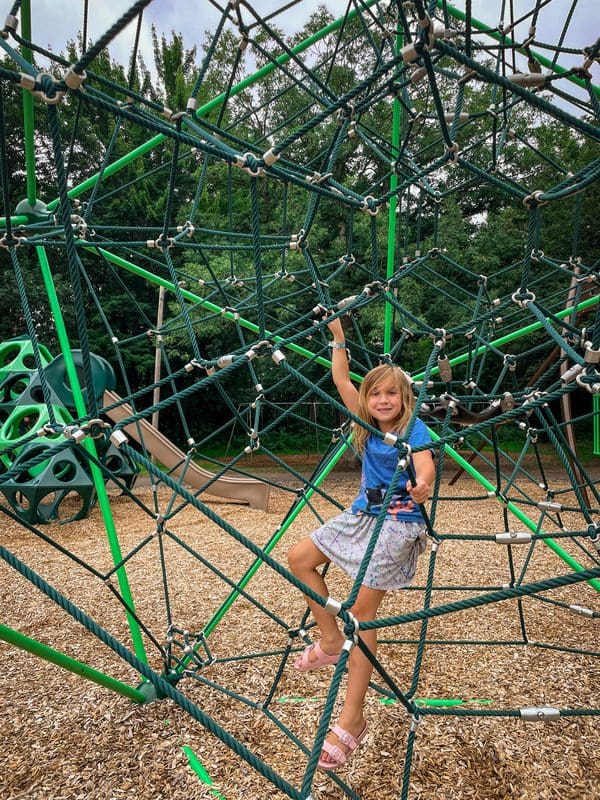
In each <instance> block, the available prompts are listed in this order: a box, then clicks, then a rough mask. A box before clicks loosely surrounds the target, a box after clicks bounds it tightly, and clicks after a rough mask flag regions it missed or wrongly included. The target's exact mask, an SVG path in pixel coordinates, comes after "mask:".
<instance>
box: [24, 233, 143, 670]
mask: <svg viewBox="0 0 600 800" xmlns="http://www.w3.org/2000/svg"><path fill="white" fill-rule="evenodd" d="M36 250H37V255H38V259H39V262H40V268H41V271H42V277H43V279H44V285H45V287H46V292H47V294H48V302H49V304H50V310H51V312H52V316H53V319H54V323H55V325H56V332H57V335H58V340H59V342H60V347H61V351H62V353H63V356H64V359H65V368H66V371H67V376H68V379H69V384H70V386H71V390H72V392H73V398H74V400H75V408H76V411H77V414H78V415H79V416H80V417H85V416H86V414H87V409H86V407H85V400H84V397H83V393H82V391H81V386H80V384H79V376H78V374H77V368H76V367H75V363H74V361H73V356H72V353H71V345H70V343H69V336H68V333H67V329H66V326H65V322H64V318H63V315H62V311H61V308H60V304H59V302H58V296H57V294H56V288H55V286H54V280H53V278H52V273H51V270H50V264H49V263H48V257H47V255H46V251H45V249H44V248H43V247H37V248H36ZM90 391H91V387H90ZM83 446H84V447H85V448H86V450H87V451H88V452H89V453H90V454H91V455H93V456H96V455H97V454H96V445H95V443H94V441H93V439H89V438H87V437H86V438H85V439H84V440H83ZM90 468H91V474H92V480H93V481H94V488H95V489H96V494H97V496H98V505H99V506H100V510H101V512H102V517H103V520H104V525H105V528H106V534H107V537H108V543H109V547H110V552H111V555H112V557H113V561H114V563H115V564H118V563H119V562H120V561H121V560H122V555H121V546H120V544H119V540H118V537H117V531H116V528H115V523H114V519H113V516H112V511H111V508H110V503H109V500H108V494H107V492H106V486H105V484H104V478H103V476H102V472H101V471H100V469H99V468H98V467H97V466H96V464H94V463H90ZM116 575H117V580H118V582H119V588H120V590H121V595H122V596H123V599H124V601H125V602H126V603H127V605H128V606H129V608H133V599H132V596H131V591H130V588H129V581H128V580H127V573H126V572H125V569H124V568H123V567H120V568H119V569H118V570H117V573H116ZM127 619H128V622H129V630H130V631H131V639H132V642H133V647H134V650H135V654H136V656H137V657H138V658H139V659H140V661H143V662H144V663H148V660H147V658H146V652H145V649H144V643H143V641H142V635H141V631H140V628H139V625H138V624H137V622H136V620H135V619H134V618H133V617H132V616H131V614H129V613H128V614H127Z"/></svg>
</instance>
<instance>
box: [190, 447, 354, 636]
mask: <svg viewBox="0 0 600 800" xmlns="http://www.w3.org/2000/svg"><path fill="white" fill-rule="evenodd" d="M346 449H347V446H346V443H345V442H342V443H341V444H340V446H339V448H338V450H337V451H336V453H335V454H334V455H333V457H332V458H331V459H330V460H329V461H328V462H327V464H325V466H324V467H323V469H322V470H321V472H319V474H318V475H317V477H316V478H315V480H314V481H312V483H313V485H314V486H320V485H321V484H322V483H323V481H324V480H325V478H326V477H327V476H328V475H329V473H330V472H331V470H332V469H333V468H334V467H335V465H336V464H337V463H338V461H339V460H340V458H341V457H342V456H343V455H344V453H345V451H346ZM314 493H315V490H314V488H313V487H312V486H311V488H310V489H309V490H308V491H307V492H306V494H305V495H304V496H303V497H302V499H301V500H300V502H299V503H298V505H297V506H296V508H294V510H293V511H292V513H291V514H290V515H289V517H288V518H287V520H286V522H285V524H284V525H282V526H281V528H280V529H279V530H278V531H277V533H276V534H275V535H274V536H273V537H272V538H271V539H270V540H269V542H268V543H267V545H266V547H265V548H264V550H265V553H267V555H268V554H269V553H270V552H271V550H273V548H274V547H275V545H276V544H277V543H278V542H279V540H280V539H281V537H282V536H283V535H284V534H285V533H286V531H288V530H289V528H290V526H291V525H292V523H293V522H294V520H295V519H296V517H297V516H298V514H299V513H300V512H301V511H302V510H303V509H304V507H305V506H306V504H307V502H308V500H310V498H311V497H312V496H313V494H314ZM262 563H263V562H262V560H261V559H260V558H257V559H256V561H255V562H254V564H253V565H252V566H251V567H250V568H249V569H248V571H247V572H246V574H245V575H244V576H243V577H242V579H241V580H240V581H239V585H240V588H242V589H243V588H244V587H245V586H246V585H247V584H248V583H249V581H250V579H251V578H252V577H253V576H254V574H255V573H256V571H257V570H258V568H259V567H260V566H261V564H262ZM239 596H240V593H239V592H238V591H237V590H234V591H233V592H232V593H231V594H230V595H229V597H228V598H227V600H225V602H224V603H223V605H222V606H221V607H220V608H219V609H218V610H217V611H216V612H215V613H214V614H213V616H212V618H211V620H210V621H209V622H208V624H207V625H206V627H205V628H204V635H205V636H209V635H210V634H211V633H212V631H213V630H214V629H215V627H216V626H217V625H218V623H219V622H220V621H221V619H222V618H223V616H224V615H225V613H226V612H227V611H228V610H229V608H231V606H232V605H233V603H234V602H235V600H236V599H237V598H238V597H239Z"/></svg>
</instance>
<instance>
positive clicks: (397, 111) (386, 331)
mask: <svg viewBox="0 0 600 800" xmlns="http://www.w3.org/2000/svg"><path fill="white" fill-rule="evenodd" d="M401 49H402V33H401V31H400V30H399V29H398V30H397V32H396V53H399V52H400V50H401ZM392 104H393V111H392V147H391V153H392V156H394V157H395V158H394V161H395V159H396V158H397V157H398V156H399V154H400V123H401V110H402V109H401V106H400V101H399V100H398V98H397V97H395V98H394V99H393V101H392ZM397 186H398V174H397V172H396V170H394V169H393V170H392V174H391V176H390V192H394V190H395V189H396V187H397ZM397 211H398V197H397V195H396V194H392V196H391V197H390V205H389V212H388V236H387V267H386V277H387V278H391V276H392V275H393V274H394V266H395V265H394V260H395V255H396V231H397V227H398V222H397V216H396V215H397ZM392 314H393V311H392V307H391V306H390V304H389V303H386V305H385V317H384V322H383V352H384V353H389V352H390V350H391V349H392V322H393V318H392Z"/></svg>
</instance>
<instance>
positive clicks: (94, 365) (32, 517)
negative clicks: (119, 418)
mask: <svg viewBox="0 0 600 800" xmlns="http://www.w3.org/2000/svg"><path fill="white" fill-rule="evenodd" d="M32 351H33V345H32V342H31V341H30V340H29V339H27V338H20V339H15V340H12V341H9V342H5V343H4V344H3V345H1V346H0V359H1V362H2V363H3V366H2V367H1V368H0V369H1V374H2V376H3V378H2V381H1V383H0V391H2V392H3V402H2V404H1V408H2V415H3V417H5V418H4V421H3V423H2V426H1V427H0V461H1V463H2V467H3V471H4V472H10V473H11V474H12V475H13V476H14V477H7V478H5V479H4V480H3V481H2V486H1V487H0V491H1V492H2V493H3V494H4V496H5V498H6V500H7V501H8V503H9V504H10V507H11V508H12V509H13V510H14V511H15V512H16V514H17V515H18V517H19V518H20V519H22V520H23V521H24V522H27V523H30V524H39V523H44V522H50V521H55V520H59V521H61V522H70V521H72V520H76V519H83V518H84V517H85V516H86V515H87V513H88V512H89V510H90V508H91V507H92V505H93V503H94V501H95V497H96V495H95V490H94V482H93V479H92V476H91V474H90V469H89V467H88V466H87V463H86V461H85V459H81V458H80V457H79V453H78V450H77V448H75V449H71V448H65V447H64V446H60V443H61V442H64V436H63V434H62V433H59V432H58V431H57V430H56V426H57V424H58V425H59V426H60V427H61V428H62V429H63V431H69V430H73V428H72V424H73V416H72V414H73V412H74V410H75V409H74V398H73V392H72V390H71V387H70V385H69V382H68V380H67V374H66V370H65V365H64V357H63V356H62V355H59V356H57V357H56V358H54V359H53V358H52V357H51V355H50V353H49V351H48V350H47V349H46V348H40V354H41V356H42V359H43V361H42V363H43V367H42V370H41V374H40V373H39V372H38V371H37V370H36V369H34V368H33V366H32V363H33V357H32ZM71 356H72V359H73V363H74V365H75V367H76V368H77V369H79V371H80V372H81V371H82V356H81V351H74V352H73V353H72V354H71ZM90 370H91V375H92V391H93V395H94V397H95V398H96V399H98V398H99V397H102V395H103V393H104V391H105V390H108V389H107V387H113V386H114V383H115V375H114V372H113V370H112V367H111V366H110V364H109V363H108V362H107V361H106V360H105V359H103V358H101V357H99V356H96V355H94V354H90ZM84 394H85V395H86V396H87V392H86V390H85V389H84ZM92 428H95V436H96V438H99V437H98V434H99V433H101V431H102V423H101V420H97V422H96V424H94V425H90V424H89V423H88V430H90V431H91V430H92ZM67 435H68V434H67ZM97 455H98V458H99V461H100V462H101V463H102V464H104V466H105V467H106V470H107V474H106V479H109V478H113V479H118V480H120V481H122V482H123V483H124V485H125V486H127V487H128V488H130V489H131V488H132V487H133V485H134V482H135V478H136V476H137V474H138V472H139V470H138V468H137V467H136V466H135V464H134V463H133V462H132V461H131V460H130V459H129V458H128V457H127V456H125V455H124V454H123V453H121V452H119V450H118V449H117V448H116V447H115V446H114V445H113V444H112V443H111V442H109V441H106V440H103V441H101V442H99V447H98V453H97Z"/></svg>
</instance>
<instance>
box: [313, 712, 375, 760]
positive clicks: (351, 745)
mask: <svg viewBox="0 0 600 800" xmlns="http://www.w3.org/2000/svg"><path fill="white" fill-rule="evenodd" d="M331 733H334V734H335V735H336V736H337V738H338V739H339V740H340V744H343V745H345V747H347V748H348V750H347V751H346V752H344V751H343V750H342V749H341V748H340V747H338V746H337V745H336V744H332V743H331V742H328V741H327V739H325V741H324V742H323V749H322V751H321V752H322V753H327V755H328V756H329V757H330V759H331V760H327V761H326V760H325V759H323V757H322V756H321V758H320V759H319V763H318V765H319V768H320V769H324V770H336V769H338V767H341V766H342V765H343V764H345V763H346V761H347V760H348V759H349V758H350V756H351V755H352V753H353V752H354V751H355V750H356V748H357V747H358V745H359V744H360V743H361V742H362V740H363V739H364V738H365V736H366V735H367V723H366V722H365V727H364V728H363V729H362V731H361V732H360V733H359V734H358V736H352V734H351V733H348V731H346V730H344V729H343V728H341V727H340V726H339V725H334V726H333V728H332V729H331Z"/></svg>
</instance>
